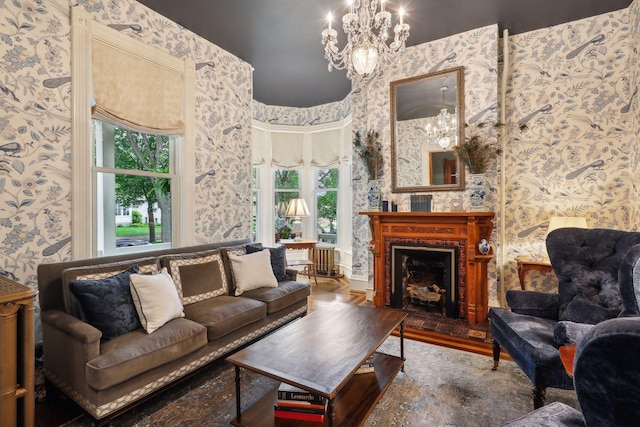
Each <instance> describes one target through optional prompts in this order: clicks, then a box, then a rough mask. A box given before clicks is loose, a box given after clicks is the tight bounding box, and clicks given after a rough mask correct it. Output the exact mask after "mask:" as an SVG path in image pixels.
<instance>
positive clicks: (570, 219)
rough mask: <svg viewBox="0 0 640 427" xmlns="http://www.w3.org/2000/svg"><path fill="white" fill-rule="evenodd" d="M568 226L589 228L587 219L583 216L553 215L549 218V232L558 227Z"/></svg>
mask: <svg viewBox="0 0 640 427" xmlns="http://www.w3.org/2000/svg"><path fill="white" fill-rule="evenodd" d="M567 227H576V228H587V219H586V218H585V217H582V216H552V217H551V220H549V228H548V229H547V234H549V233H551V232H552V231H553V230H555V229H557V228H567Z"/></svg>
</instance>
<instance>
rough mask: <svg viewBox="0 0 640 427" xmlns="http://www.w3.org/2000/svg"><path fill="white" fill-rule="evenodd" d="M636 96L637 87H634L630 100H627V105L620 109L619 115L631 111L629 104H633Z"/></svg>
mask: <svg viewBox="0 0 640 427" xmlns="http://www.w3.org/2000/svg"><path fill="white" fill-rule="evenodd" d="M637 95H638V86H636V88H635V89H634V90H633V93H632V94H631V98H630V99H629V103H628V104H627V105H625V106H624V107H622V108H621V109H620V112H621V113H623V114H624V113H628V112H629V110H630V109H631V103H633V100H634V98H635V97H636V96H637Z"/></svg>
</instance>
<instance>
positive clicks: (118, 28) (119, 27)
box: [107, 24, 142, 33]
mask: <svg viewBox="0 0 640 427" xmlns="http://www.w3.org/2000/svg"><path fill="white" fill-rule="evenodd" d="M107 27H109V28H113V29H114V30H116V31H123V30H133V31H135V32H136V33H141V32H142V27H141V26H140V25H138V24H107Z"/></svg>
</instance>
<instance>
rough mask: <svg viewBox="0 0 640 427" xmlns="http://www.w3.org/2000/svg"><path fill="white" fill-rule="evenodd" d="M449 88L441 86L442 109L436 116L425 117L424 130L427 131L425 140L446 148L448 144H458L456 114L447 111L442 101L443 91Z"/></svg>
mask: <svg viewBox="0 0 640 427" xmlns="http://www.w3.org/2000/svg"><path fill="white" fill-rule="evenodd" d="M447 89H449V87H448V86H442V87H441V88H440V90H441V91H442V109H440V113H438V115H437V116H436V117H431V118H429V119H427V120H428V121H427V125H426V126H425V130H426V132H427V142H429V143H431V144H437V145H439V146H440V147H441V148H442V149H443V150H446V149H447V147H449V145H451V144H453V145H458V135H457V130H458V122H457V120H456V115H455V114H451V113H449V110H447V106H446V105H445V103H444V93H445V92H446V91H447Z"/></svg>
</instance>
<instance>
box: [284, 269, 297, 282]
mask: <svg viewBox="0 0 640 427" xmlns="http://www.w3.org/2000/svg"><path fill="white" fill-rule="evenodd" d="M287 276H289V278H290V279H291V280H293V281H294V282H295V281H296V280H297V279H298V270H296V269H294V268H287Z"/></svg>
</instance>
